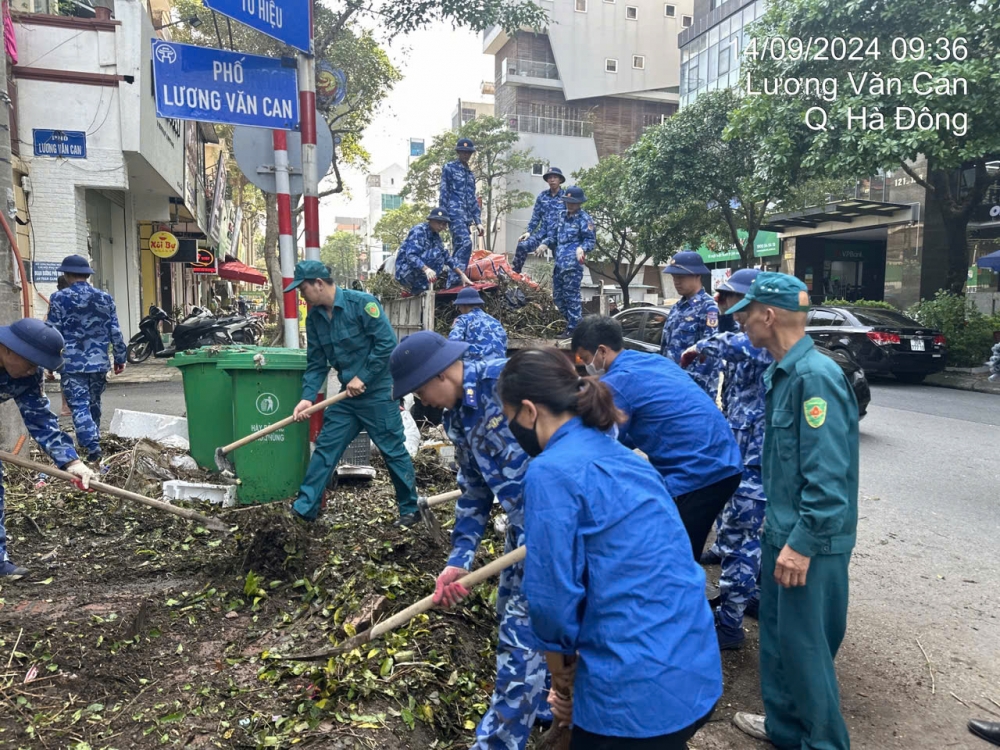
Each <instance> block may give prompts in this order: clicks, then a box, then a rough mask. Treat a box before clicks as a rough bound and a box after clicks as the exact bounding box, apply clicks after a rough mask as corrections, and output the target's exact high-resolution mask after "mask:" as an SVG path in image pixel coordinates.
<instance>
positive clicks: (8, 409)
mask: <svg viewBox="0 0 1000 750" xmlns="http://www.w3.org/2000/svg"><path fill="white" fill-rule="evenodd" d="M0 58H2V62H0V210H2V211H6V210H7V196H8V195H12V194H13V190H14V169H13V164H12V163H11V153H10V116H11V109H10V104H9V102H10V98H9V96H8V94H7V56H6V55H3V54H0ZM9 223H10V224H12V225H13V224H14V222H13V221H10V222H9ZM16 278H17V269H16V266H15V263H14V254H13V252H12V251H11V247H10V243H9V242H7V236H6V234H5V233H4V232H0V325H9V324H10V323H12V322H13V321H15V320H17V319H18V318H20V317H21V292H20V290H19V289H18V288H17V287H16V286H15V285H14V281H15V279H16ZM21 283H22V284H26V283H28V282H27V280H26V279H21ZM23 434H25V429H24V423H23V422H22V421H21V414H20V412H18V410H17V406H16V405H15V404H14V402H13V401H7V402H5V403H3V404H0V449H3V450H7V451H9V450H10V449H11V448H13V447H14V445H15V443H17V441H18V439H19V438H20V437H21V435H23Z"/></svg>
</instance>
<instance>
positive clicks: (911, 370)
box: [806, 306, 948, 383]
mask: <svg viewBox="0 0 1000 750" xmlns="http://www.w3.org/2000/svg"><path fill="white" fill-rule="evenodd" d="M806 332H807V333H808V334H809V335H810V336H812V337H813V340H814V341H816V343H817V344H822V345H823V346H825V347H827V348H828V349H834V350H842V351H847V352H850V353H851V355H852V356H853V357H854V359H856V360H857V361H858V363H859V364H860V365H861V366H862V367H863V368H864V369H865V372H867V373H868V374H872V373H875V374H878V375H889V374H892V375H895V376H896V379H897V380H901V381H902V382H904V383H919V382H920V381H922V380H923V379H924V378H925V377H927V376H928V375H930V374H931V373H935V372H940V371H941V370H943V369H944V367H945V364H946V363H947V360H948V347H947V342H946V341H945V338H944V336H942V335H941V332H940V331H936V330H934V329H933V328H928V327H927V326H922V325H920V323H918V322H917V321H915V320H913V319H912V318H908V317H907V316H905V315H903V314H902V313H899V312H896V311H895V310H883V309H881V308H872V307H826V306H818V307H814V308H813V309H812V310H810V311H809V317H808V319H807V321H806Z"/></svg>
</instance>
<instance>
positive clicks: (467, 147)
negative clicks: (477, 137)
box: [455, 138, 476, 154]
mask: <svg viewBox="0 0 1000 750" xmlns="http://www.w3.org/2000/svg"><path fill="white" fill-rule="evenodd" d="M455 150H456V151H468V152H469V153H470V154H471V153H472V152H473V151H475V150H476V144H475V143H473V142H472V141H470V140H469V139H468V138H459V139H458V143H456V144H455Z"/></svg>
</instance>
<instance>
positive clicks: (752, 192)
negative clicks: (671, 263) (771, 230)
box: [630, 89, 810, 267]
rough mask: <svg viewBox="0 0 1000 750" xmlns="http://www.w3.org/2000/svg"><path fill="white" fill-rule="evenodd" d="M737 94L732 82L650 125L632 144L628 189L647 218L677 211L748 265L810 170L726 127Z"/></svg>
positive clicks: (640, 214)
mask: <svg viewBox="0 0 1000 750" xmlns="http://www.w3.org/2000/svg"><path fill="white" fill-rule="evenodd" d="M740 100H741V99H740V95H739V94H738V93H737V92H734V91H732V90H731V89H722V90H719V91H712V92H709V93H707V94H703V95H702V96H699V97H698V98H697V99H696V100H695V102H694V103H693V104H691V105H689V106H687V107H685V108H684V109H682V110H681V111H680V112H678V113H677V114H675V115H674V116H673V117H671V118H670V119H668V120H666V121H665V122H664V123H663V124H661V125H657V126H655V127H652V128H649V129H648V130H647V131H646V132H645V133H644V134H643V136H642V138H640V139H639V142H638V143H637V144H636V145H635V146H633V147H632V149H631V151H630V161H631V163H632V164H633V182H632V190H631V195H632V199H633V200H634V201H635V203H636V204H637V206H639V208H638V215H639V218H640V219H641V220H642V221H645V222H653V221H656V220H657V218H658V217H660V216H664V215H667V214H670V213H678V212H679V213H681V214H683V215H684V216H685V217H686V222H689V223H690V225H691V226H694V225H700V226H701V230H702V232H703V234H705V235H707V236H709V237H716V238H719V239H720V240H722V239H724V242H722V243H721V244H724V245H728V244H730V243H731V244H732V245H733V246H734V247H736V249H737V251H738V252H739V254H740V266H741V267H747V266H750V265H752V263H753V261H754V253H753V247H754V240H755V239H756V237H757V232H758V231H759V230H760V227H761V224H763V222H764V216H765V214H766V212H767V211H768V209H769V207H771V206H772V205H773V204H774V203H775V202H777V201H781V200H782V199H784V198H786V197H788V196H790V195H792V194H793V186H794V185H796V184H797V183H798V182H800V181H804V180H806V179H808V177H810V175H809V174H808V173H806V171H805V170H803V169H802V168H801V167H800V166H799V165H796V164H793V163H792V162H790V161H788V162H785V163H783V164H778V163H776V162H775V161H774V160H773V159H771V158H770V157H769V155H768V153H767V152H766V150H764V149H763V148H762V147H761V139H760V138H759V137H757V136H755V135H754V134H746V133H741V132H738V131H731V132H728V133H727V128H728V125H729V116H730V113H731V112H733V111H734V110H735V109H736V108H737V106H739V103H740ZM741 230H742V231H744V232H746V237H745V238H744V237H741V236H740V231H741ZM695 246H697V245H695Z"/></svg>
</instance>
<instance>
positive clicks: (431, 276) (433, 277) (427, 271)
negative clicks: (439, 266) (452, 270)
mask: <svg viewBox="0 0 1000 750" xmlns="http://www.w3.org/2000/svg"><path fill="white" fill-rule="evenodd" d="M424 276H426V277H427V281H428V282H430V283H431V284H433V283H434V282H435V281H437V280H438V275H437V274H436V273H434V269H433V268H429V267H428V266H424Z"/></svg>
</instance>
